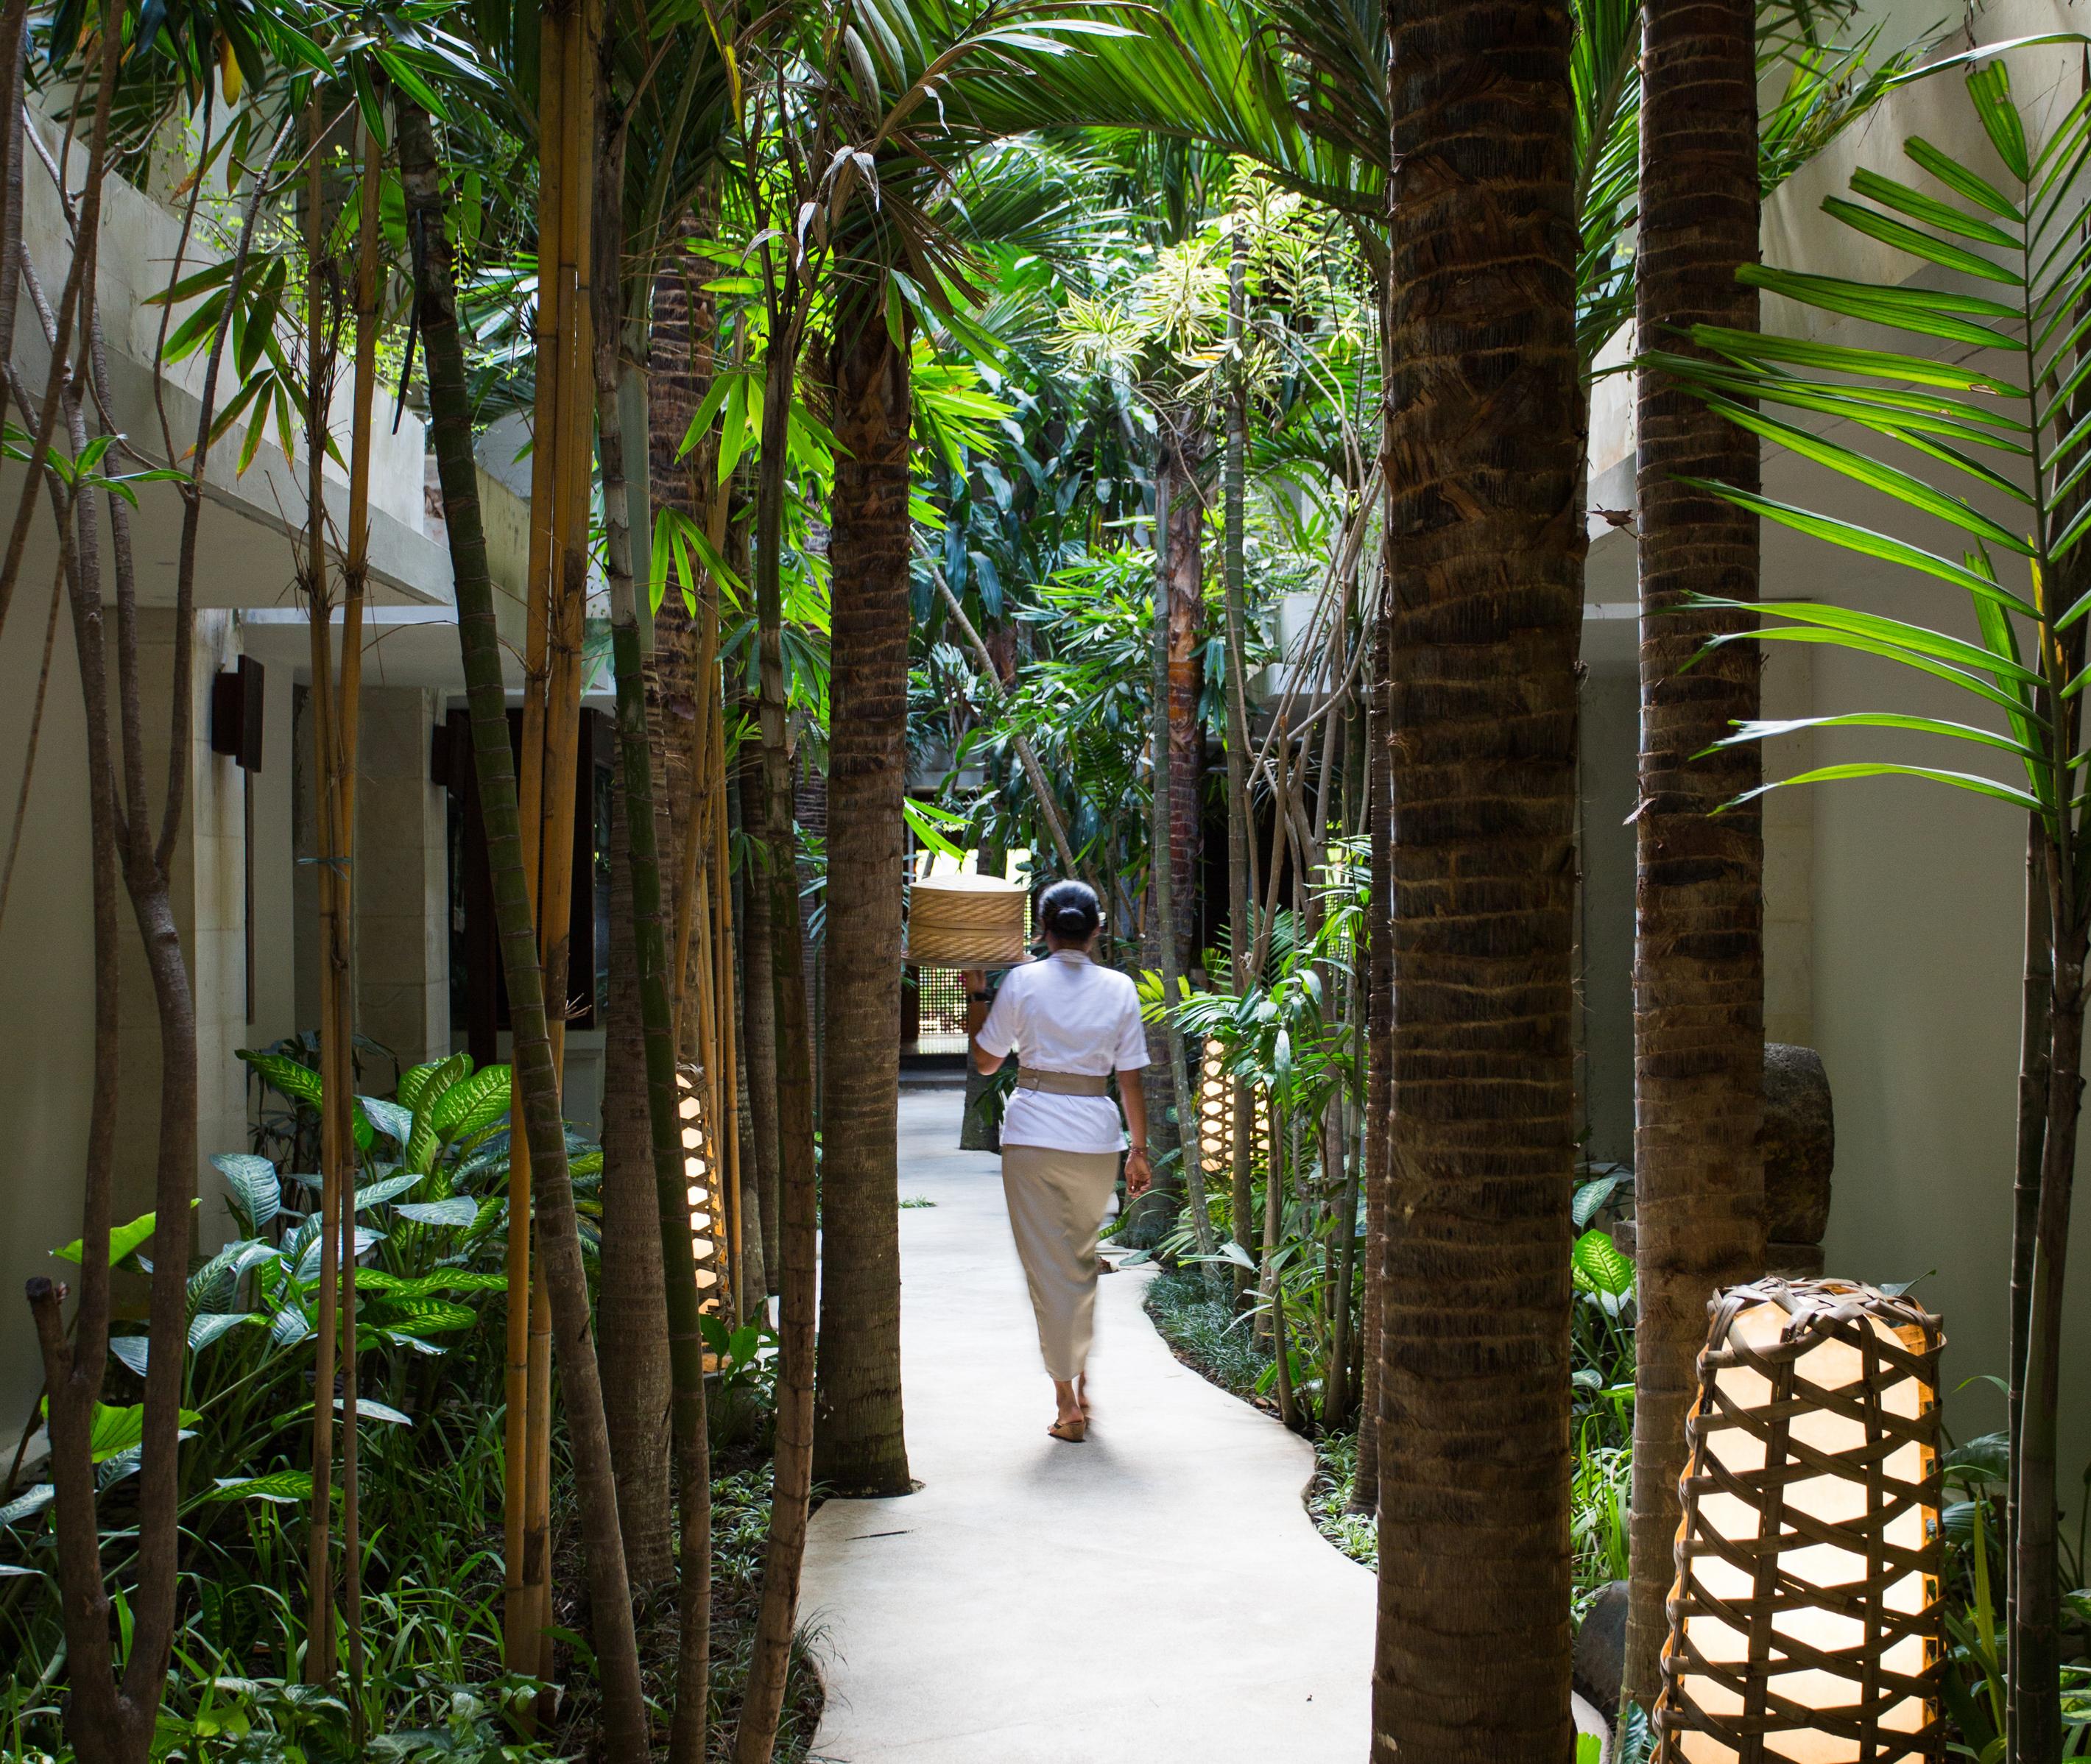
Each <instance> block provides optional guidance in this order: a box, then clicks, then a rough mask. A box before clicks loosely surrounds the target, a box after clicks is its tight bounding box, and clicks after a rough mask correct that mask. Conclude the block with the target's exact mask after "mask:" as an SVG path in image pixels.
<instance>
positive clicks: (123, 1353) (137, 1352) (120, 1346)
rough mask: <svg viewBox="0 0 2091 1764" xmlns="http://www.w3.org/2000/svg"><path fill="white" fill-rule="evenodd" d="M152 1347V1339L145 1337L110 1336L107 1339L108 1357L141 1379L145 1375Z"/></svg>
mask: <svg viewBox="0 0 2091 1764" xmlns="http://www.w3.org/2000/svg"><path fill="white" fill-rule="evenodd" d="M152 1346H153V1343H152V1338H151V1337H149V1336H147V1335H112V1336H110V1338H109V1352H110V1355H111V1356H113V1357H114V1358H115V1359H116V1360H118V1361H121V1362H122V1363H123V1365H126V1366H128V1367H129V1368H130V1369H131V1371H133V1372H134V1373H136V1374H137V1375H138V1376H139V1377H140V1378H144V1375H145V1367H146V1365H147V1362H148V1361H149V1359H150V1357H151V1350H152Z"/></svg>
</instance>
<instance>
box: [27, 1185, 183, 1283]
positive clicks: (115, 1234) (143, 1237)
mask: <svg viewBox="0 0 2091 1764" xmlns="http://www.w3.org/2000/svg"><path fill="white" fill-rule="evenodd" d="M202 1204H203V1203H202V1201H200V1200H192V1201H190V1202H189V1205H191V1206H200V1205H202ZM158 1220H159V1215H158V1214H157V1213H140V1214H139V1215H138V1216H137V1218H134V1219H132V1220H131V1223H129V1224H127V1225H119V1226H116V1227H113V1228H112V1229H111V1230H110V1233H109V1265H110V1267H112V1268H120V1267H122V1266H123V1264H124V1263H125V1262H128V1261H130V1259H131V1257H133V1256H135V1255H136V1254H137V1253H138V1252H139V1251H140V1249H143V1248H144V1246H145V1244H148V1243H149V1242H150V1241H151V1240H152V1236H153V1227H155V1225H156V1224H157V1223H158ZM80 1253H81V1252H80V1239H79V1238H77V1237H75V1239H73V1240H72V1241H71V1243H69V1244H67V1245H66V1246H65V1247H64V1248H63V1249H54V1250H53V1251H52V1252H51V1254H52V1255H53V1256H54V1257H56V1258H57V1259H58V1261H60V1262H78V1261H79V1260H80Z"/></svg>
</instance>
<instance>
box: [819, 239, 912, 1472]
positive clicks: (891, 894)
mask: <svg viewBox="0 0 2091 1764" xmlns="http://www.w3.org/2000/svg"><path fill="white" fill-rule="evenodd" d="M883 294H884V284H883V282H882V281H880V280H878V279H876V278H874V279H873V280H872V281H870V282H869V284H868V285H867V287H866V289H865V291H864V293H863V294H861V295H859V296H857V297H854V298H851V299H848V300H845V302H844V304H843V306H842V308H841V309H840V311H839V313H837V315H836V318H835V340H834V344H833V346H832V347H831V348H830V352H829V357H828V373H829V382H830V386H831V388H832V392H833V398H834V430H835V438H836V439H837V440H838V441H839V442H840V443H841V451H839V452H838V453H837V455H836V456H835V475H834V491H833V494H832V497H831V500H830V518H831V520H832V537H831V538H830V541H829V559H830V564H831V565H832V567H833V571H834V576H833V588H832V599H833V602H834V619H833V636H832V638H831V640H830V658H831V659H830V680H831V682H832V687H831V692H832V708H831V712H830V719H829V723H830V733H829V737H828V931H827V945H828V947H829V948H830V950H832V951H835V953H836V955H837V958H838V959H837V960H834V961H832V962H830V964H828V990H827V1021H828V1029H829V1033H830V1036H831V1037H833V1038H834V1045H836V1046H842V1047H846V1048H847V1049H848V1050H849V1057H848V1058H847V1059H839V1060H837V1061H835V1062H834V1064H833V1066H832V1067H830V1070H829V1072H828V1074H827V1084H826V1092H825V1093H824V1095H823V1097H822V1098H821V1102H822V1108H821V1329H820V1374H819V1381H818V1388H819V1396H818V1400H817V1406H816V1408H815V1414H814V1429H813V1474H814V1475H815V1477H817V1478H818V1479H819V1480H820V1481H821V1482H822V1483H824V1484H826V1485H830V1486H833V1487H834V1489H835V1490H836V1491H837V1492H838V1493H839V1494H866V1495H887V1494H906V1493H908V1490H909V1488H910V1486H912V1485H911V1483H910V1482H909V1478H908V1443H907V1438H906V1434H905V1431H904V1428H903V1420H902V1411H901V1396H900V1214H899V1204H900V1193H899V1184H900V1171H899V1119H900V1118H899V1094H900V1048H899V1022H900V968H901V944H902V925H901V910H900V908H901V879H902V877H903V873H905V870H906V868H907V847H908V832H907V823H906V822H905V821H904V819H903V817H902V814H901V804H902V802H903V800H904V797H905V795H906V791H907V783H908V628H909V626H910V624H911V623H912V618H911V615H910V610H909V606H908V556H909V550H910V545H909V541H910V537H911V528H910V524H909V520H908V451H909V447H910V445H911V435H910V424H911V421H912V394H911V390H910V384H909V378H908V344H907V341H906V338H905V335H904V334H903V336H902V337H901V338H899V339H895V337H894V336H893V334H891V332H890V330H888V329H887V326H886V310H885V302H884V299H883Z"/></svg>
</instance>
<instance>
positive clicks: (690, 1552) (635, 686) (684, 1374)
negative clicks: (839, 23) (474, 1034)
mask: <svg viewBox="0 0 2091 1764" xmlns="http://www.w3.org/2000/svg"><path fill="white" fill-rule="evenodd" d="M623 183H624V136H623V131H622V129H621V127H620V128H619V129H618V130H617V131H616V132H615V133H614V136H613V137H612V139H611V140H610V142H608V143H606V145H605V147H604V149H602V151H601V153H600V155H599V157H598V162H597V212H596V242H597V244H596V249H597V256H596V262H595V274H596V282H595V286H594V290H593V293H594V301H595V318H596V323H595V327H594V337H595V362H594V368H595V392H596V422H597V446H598V449H599V451H600V454H601V461H602V504H603V515H604V520H603V525H604V528H605V536H606V546H605V550H606V553H607V554H608V558H609V563H610V571H609V574H610V655H611V662H612V666H613V669H614V673H615V676H616V680H617V734H618V758H619V774H620V779H621V783H622V785H623V801H624V804H625V805H626V806H627V809H628V810H629V813H627V815H626V816H625V817H624V820H623V835H624V840H623V843H624V859H625V864H626V869H627V878H628V882H629V886H630V890H631V912H630V917H629V921H628V923H629V925H630V928H631V938H632V942H631V951H630V954H631V981H632V991H633V994H634V997H635V1003H636V1006H637V1010H636V1016H637V1019H638V1022H637V1025H636V1026H637V1029H638V1033H637V1035H636V1037H633V1040H634V1041H635V1042H637V1043H638V1045H637V1046H630V1045H627V1046H626V1047H625V1048H624V1049H623V1050H622V1051H623V1054H624V1055H625V1057H626V1058H627V1059H629V1058H631V1056H632V1055H635V1054H636V1055H640V1056H641V1057H642V1058H643V1061H644V1063H643V1066H640V1067H639V1069H640V1072H642V1074H643V1077H644V1081H645V1116H644V1120H645V1127H646V1135H647V1148H648V1150H649V1153H650V1156H649V1159H648V1162H649V1164H650V1166H651V1169H652V1174H653V1184H652V1188H653V1205H652V1207H651V1208H650V1209H645V1210H643V1211H644V1212H645V1214H648V1215H649V1216H648V1217H645V1218H641V1217H640V1216H639V1215H640V1212H641V1211H642V1210H640V1209H637V1208H636V1207H635V1209H634V1217H633V1218H632V1225H633V1227H634V1228H635V1230H636V1229H637V1228H638V1227H640V1225H642V1224H648V1223H650V1225H651V1226H652V1227H653V1232H654V1237H653V1247H652V1253H651V1254H650V1255H648V1256H645V1257H638V1256H636V1255H635V1257H634V1259H633V1261H632V1263H631V1264H630V1265H629V1266H628V1268H627V1269H623V1270H619V1277H620V1278H623V1277H627V1275H628V1277H629V1278H631V1279H634V1280H638V1279H645V1278H650V1279H652V1281H653V1297H655V1298H657V1299H658V1300H660V1301H661V1302H660V1304H659V1306H658V1315H659V1318H660V1326H661V1331H662V1345H663V1347H664V1348H665V1355H666V1378H664V1379H663V1380H662V1382H661V1383H660V1385H658V1386H657V1387H655V1390H654V1391H653V1393H651V1394H653V1395H654V1398H655V1400H656V1401H657V1402H662V1404H664V1406H665V1407H666V1410H667V1412H668V1414H669V1417H670V1427H669V1434H670V1438H671V1439H672V1441H673V1444H674V1448H675V1481H676V1486H677V1489H678V1491H679V1495H680V1499H681V1514H680V1517H681V1521H682V1562H681V1568H682V1576H681V1597H680V1601H679V1628H680V1635H679V1640H678V1646H677V1655H676V1676H675V1714H674V1717H673V1719H672V1722H671V1724H670V1731H669V1754H668V1755H669V1758H670V1764H703V1759H704V1756H705V1735H706V1727H707V1718H708V1714H709V1706H710V1700H711V1688H710V1687H711V1678H710V1674H711V1544H712V1528H711V1443H710V1439H709V1434H708V1433H707V1430H706V1426H705V1350H704V1335H703V1328H702V1322H701V1312H702V1300H701V1295H700V1293H699V1292H698V1289H697V1267H696V1248H695V1245H694V1244H692V1241H691V1236H690V1204H689V1198H688V1190H687V1188H686V1186H685V1184H686V1182H687V1177H686V1175H685V1173H684V1164H683V1145H682V1119H681V1115H680V1103H681V1099H680V1098H679V1094H678V1092H677V1085H676V1071H675V1067H676V1056H677V1053H678V1049H677V1047H676V1046H675V996H674V994H675V989H674V984H673V981H672V979H671V969H672V964H673V958H672V956H671V955H670V942H669V938H668V927H667V922H666V905H665V902H664V898H663V897H664V894H665V891H664V890H663V888H662V882H661V860H660V846H659V822H658V819H657V817H656V815H655V813H654V809H653V736H652V732H651V730H650V728H649V718H648V717H647V714H646V685H645V673H644V669H643V667H642V666H641V662H640V652H639V598H638V589H637V584H636V583H635V581H634V580H633V579H632V522H631V501H632V498H631V491H630V481H629V479H628V477H627V473H626V468H625V442H626V437H625V433H624V425H623V404H622V403H621V402H620V399H619V390H620V381H621V378H622V369H621V366H620V364H619V356H618V349H619V344H618V339H619V338H620V337H622V336H623V334H624V330H625V326H624V325H623V314H622V313H621V311H620V310H619V308H620V307H621V305H622V304H623V303H622V297H621V291H620V290H619V283H618V282H617V279H616V278H617V274H618V270H619V263H620V261H621V259H622V257H623V222H622V214H621V210H620V209H619V205H618V200H619V194H620V192H621V191H622V189H623ZM716 1145H717V1136H714V1148H715V1149H716ZM607 1149H608V1146H607V1143H606V1145H605V1150H606V1153H607ZM605 1171H606V1178H605V1180H606V1183H607V1171H608V1165H607V1162H606V1164H605ZM713 1180H714V1183H716V1181H717V1180H718V1169H717V1164H716V1161H715V1162H714V1171H713ZM635 1198H636V1197H635ZM607 1223H608V1216H607V1205H606V1214H605V1224H606V1227H607ZM632 1247H633V1248H634V1249H635V1250H636V1248H637V1244H636V1240H635V1242H634V1244H633V1246H632ZM603 1266H604V1269H605V1272H606V1281H605V1284H606V1285H607V1284H608V1279H607V1275H608V1273H609V1270H610V1241H609V1234H608V1231H607V1228H606V1230H605V1233H604V1243H603ZM606 1302H607V1297H606ZM655 1412H656V1413H658V1412H659V1411H658V1410H656V1411H655ZM664 1533H665V1526H664ZM662 1542H663V1543H664V1544H665V1543H666V1537H665V1534H664V1536H663V1538H662ZM663 1553H664V1556H665V1554H666V1552H665V1551H664V1552H663ZM663 1572H665V1563H664V1567H663Z"/></svg>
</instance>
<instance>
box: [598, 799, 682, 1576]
mask: <svg viewBox="0 0 2091 1764" xmlns="http://www.w3.org/2000/svg"><path fill="white" fill-rule="evenodd" d="M649 770H650V768H649ZM631 819H632V801H631V797H630V796H629V794H628V787H626V786H623V784H620V786H619V788H618V790H617V791H616V794H615V797H614V803H613V806H612V809H611V821H610V1006H609V1021H608V1024H607V1028H606V1034H605V1037H604V1042H603V1066H602V1266H603V1270H604V1279H603V1281H602V1286H601V1296H600V1297H599V1298H598V1300H597V1308H596V1327H597V1330H598V1331H600V1332H601V1337H602V1353H603V1359H604V1361H605V1363H606V1366H607V1367H608V1368H609V1370H608V1373H607V1374H606V1377H605V1378H604V1379H603V1411H604V1417H605V1419H606V1421H607V1422H608V1424H609V1426H610V1457H611V1460H612V1461H613V1462H614V1464H616V1466H617V1513H618V1519H619V1524H620V1525H621V1526H622V1528H623V1533H624V1566H625V1570H626V1572H627V1573H628V1574H630V1575H631V1576H632V1584H633V1585H635V1586H651V1585H656V1584H657V1583H658V1582H660V1581H665V1580H666V1579H667V1578H668V1577H669V1576H670V1575H671V1574H673V1573H674V1572H675V1539H674V1536H673V1515H672V1511H671V1505H670V1499H669V1491H668V1443H669V1420H668V1404H669V1394H668V1302H667V1296H666V1288H665V1287H663V1285H662V1259H661V1243H662V1239H661V1208H660V1202H659V1199H658V1196H657V1192H656V1183H655V1174H654V1168H653V1122H652V1119H651V1115H650V1106H649V1099H648V1097H647V1093H646V1040H645V1029H644V1028H643V1027H642V1024H641V1020H640V1003H639V955H638V945H637V941H636V930H635V928H634V921H633V917H632V914H633V908H632V839H631V832H630V828H631ZM655 886H656V887H657V886H659V885H658V882H656V884H655ZM671 1119H672V1117H671ZM684 1210H685V1212H687V1211H688V1209H687V1208H685V1209H684Z"/></svg>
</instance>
